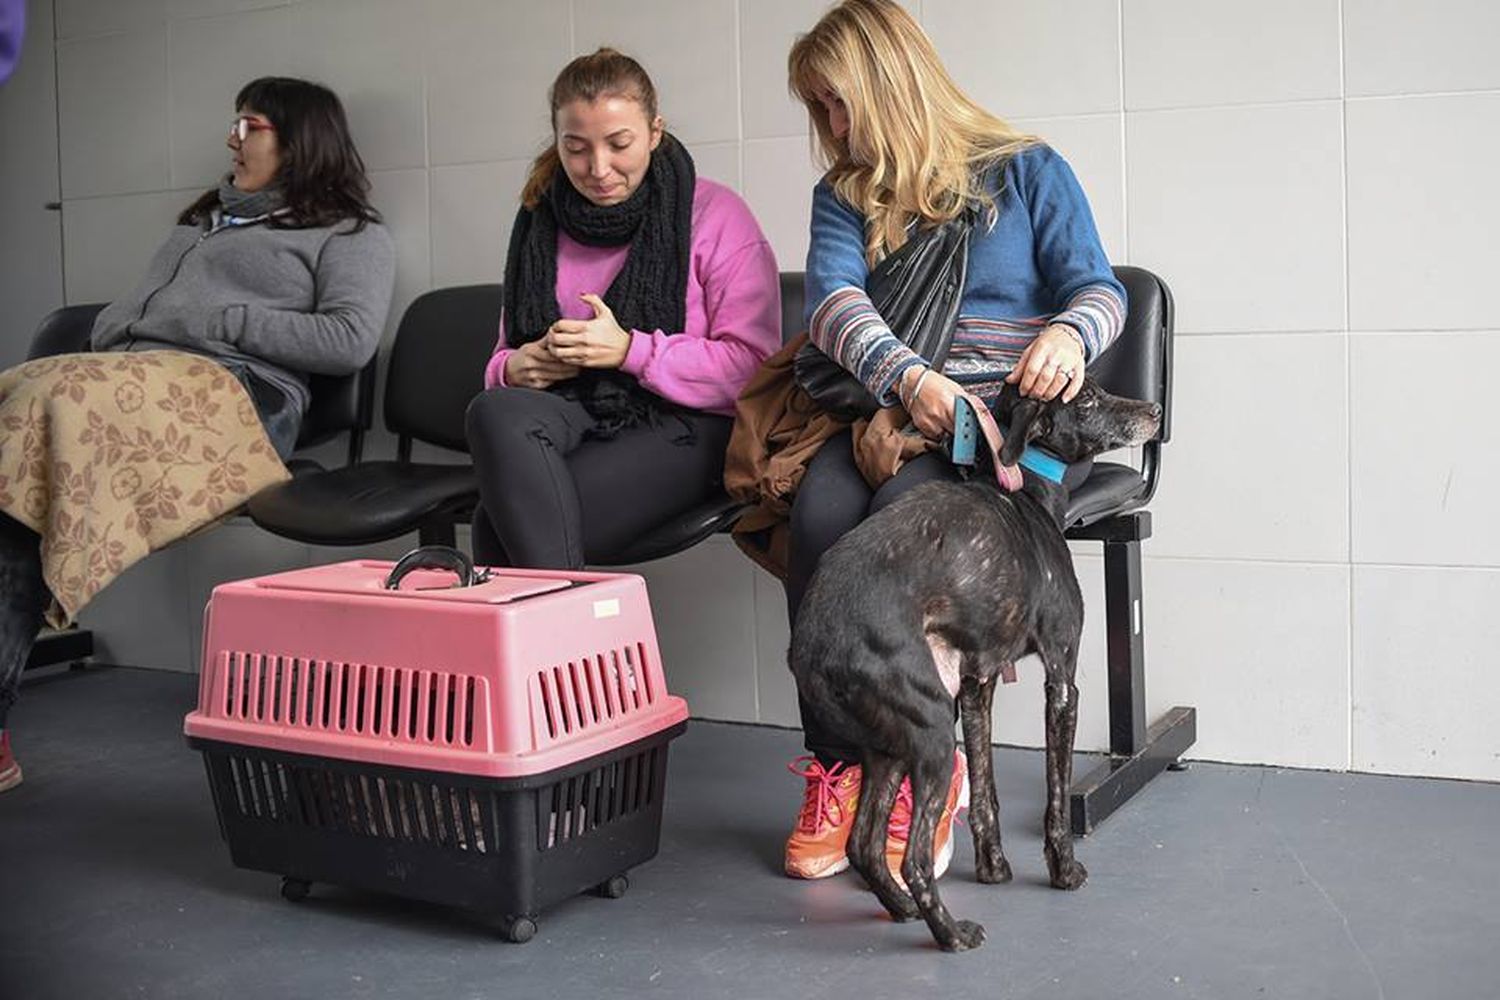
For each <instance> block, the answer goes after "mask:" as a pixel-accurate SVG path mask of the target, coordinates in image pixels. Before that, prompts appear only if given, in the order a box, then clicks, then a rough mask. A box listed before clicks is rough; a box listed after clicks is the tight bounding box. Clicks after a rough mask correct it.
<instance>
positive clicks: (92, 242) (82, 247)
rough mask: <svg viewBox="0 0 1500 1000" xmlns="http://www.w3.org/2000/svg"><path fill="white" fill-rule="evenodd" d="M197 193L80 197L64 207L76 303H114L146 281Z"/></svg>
mask: <svg viewBox="0 0 1500 1000" xmlns="http://www.w3.org/2000/svg"><path fill="white" fill-rule="evenodd" d="M197 194H198V192H196V191H167V192H165V193H162V194H131V195H118V196H116V197H111V198H79V199H76V200H71V201H66V202H64V203H63V213H62V216H63V273H64V274H65V275H66V277H67V282H66V289H67V297H68V301H69V302H70V303H75V302H108V301H109V300H110V299H113V298H114V297H115V296H117V295H120V294H122V293H124V292H128V291H129V290H130V289H131V288H134V287H135V283H136V282H137V281H140V280H141V275H143V274H144V273H145V271H146V265H147V264H148V263H149V262H150V260H151V256H152V254H154V253H155V252H156V248H157V247H158V246H160V245H161V241H162V238H163V236H164V235H165V233H166V231H167V230H168V229H170V228H171V227H172V225H173V224H174V223H175V222H176V221H177V214H178V213H179V212H181V211H182V210H183V209H184V208H186V207H187V206H188V205H189V204H191V203H192V200H193V198H194V197H196V195H197Z"/></svg>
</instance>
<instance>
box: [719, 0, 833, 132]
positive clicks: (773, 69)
mask: <svg viewBox="0 0 1500 1000" xmlns="http://www.w3.org/2000/svg"><path fill="white" fill-rule="evenodd" d="M827 9H828V4H827V3H825V2H824V0H751V2H748V3H747V2H744V0H741V2H740V4H739V10H740V36H739V41H740V85H741V88H742V89H741V96H740V117H741V120H742V121H743V122H744V126H745V138H746V139H767V138H773V137H777V136H789V135H801V136H805V135H807V133H808V121H807V108H806V107H804V106H803V104H802V102H801V101H797V100H794V99H793V98H792V96H791V94H790V93H789V92H788V90H787V73H786V57H787V53H789V52H790V51H791V48H792V43H793V42H795V41H796V40H797V36H798V35H799V34H802V33H804V32H806V31H807V30H808V29H809V28H811V27H812V26H813V25H814V24H815V23H817V20H818V17H819V16H820V15H821V14H822V13H823V11H825V10H827Z"/></svg>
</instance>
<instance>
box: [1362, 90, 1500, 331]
mask: <svg viewBox="0 0 1500 1000" xmlns="http://www.w3.org/2000/svg"><path fill="white" fill-rule="evenodd" d="M1401 134H1409V135H1411V136H1412V141H1409V142H1407V141H1393V138H1392V137H1393V136H1397V135H1401ZM1348 135H1349V322H1350V325H1351V326H1352V327H1353V329H1356V330H1461V329H1475V328H1481V329H1497V328H1500V300H1497V298H1496V296H1495V294H1494V290H1493V288H1494V286H1493V277H1494V263H1495V249H1494V247H1495V243H1494V234H1495V232H1496V230H1497V229H1500V188H1497V187H1496V185H1495V183H1494V173H1495V171H1494V169H1493V167H1494V165H1495V164H1496V163H1497V162H1500V93H1489V94H1461V95H1454V96H1448V97H1407V98H1397V99H1384V100H1361V101H1350V102H1349V108H1348Z"/></svg>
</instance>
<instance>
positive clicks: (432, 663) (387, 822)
mask: <svg viewBox="0 0 1500 1000" xmlns="http://www.w3.org/2000/svg"><path fill="white" fill-rule="evenodd" d="M455 573H457V574H458V577H459V581H460V582H459V584H458V585H455V584H454V574H455ZM466 582H467V583H468V584H469V585H467V586H465V585H463V584H464V583H466ZM686 719H687V705H686V704H685V703H684V702H683V700H682V699H681V698H678V697H675V696H673V695H670V694H668V693H667V690H666V685H665V679H664V677H663V675H662V669H661V660H660V657H659V655H658V653H657V647H656V634H655V631H654V629H653V627H652V622H651V610H650V606H649V605H648V603H647V599H646V587H645V583H644V581H642V580H641V578H640V577H637V576H630V575H626V574H618V573H581V572H580V573H571V572H550V571H544V570H497V571H493V572H492V573H490V574H489V575H487V576H486V575H485V574H478V575H477V576H476V575H475V574H474V572H473V569H472V567H471V566H470V565H469V562H468V558H467V557H466V556H464V555H463V554H462V553H460V552H458V551H457V550H454V549H445V548H435V549H434V548H429V549H419V550H417V551H416V552H413V553H411V554H410V555H408V556H407V557H406V558H404V559H402V560H401V562H400V563H396V564H392V563H389V562H376V561H368V560H359V561H354V562H345V563H338V564H335V565H332V566H318V567H313V568H310V569H302V570H295V571H293V572H289V573H280V574H276V575H273V576H264V577H259V578H256V579H251V580H242V581H239V582H236V583H228V584H224V585H223V586H220V587H216V588H214V592H213V596H212V597H211V599H210V600H209V603H208V608H207V610H206V612H205V623H204V640H203V664H202V677H201V680H200V683H199V690H198V708H197V709H196V710H195V711H194V712H192V713H191V714H189V715H188V717H187V719H186V721H185V723H184V731H185V732H186V734H187V737H188V743H189V744H190V745H191V746H192V747H194V748H195V749H198V750H201V751H202V752H203V755H204V760H205V762H206V764H207V767H208V775H209V783H210V785H211V787H212V789H213V795H214V804H215V807H216V809H217V811H218V816H219V824H220V828H221V830H222V832H223V835H224V838H225V840H226V841H228V843H229V849H230V853H231V855H232V856H233V859H234V863H235V864H236V865H238V866H239V867H242V868H251V869H256V870H260V871H269V872H274V873H277V874H280V875H282V876H283V881H282V894H283V895H284V896H286V897H287V898H288V899H292V900H299V899H302V898H303V897H305V896H306V895H307V892H308V889H309V886H310V885H311V884H312V883H313V882H329V883H334V884H340V885H348V886H356V887H359V888H364V889H371V890H376V891H382V892H389V893H392V894H395V895H400V896H405V897H410V898H414V899H423V900H429V901H433V902H438V903H446V904H449V905H455V906H463V907H466V908H469V909H472V910H475V911H479V912H481V913H483V914H486V915H488V916H491V917H494V918H497V919H498V920H499V921H500V923H501V927H502V929H503V932H504V934H505V936H506V937H508V938H510V939H511V940H513V941H525V940H527V939H529V938H530V937H531V936H532V935H533V934H534V933H535V932H536V922H535V921H536V916H537V914H538V913H539V912H540V910H541V909H542V908H544V907H546V906H550V905H552V904H553V903H556V902H558V901H560V900H562V899H565V898H567V897H569V896H572V895H575V894H576V893H579V892H581V891H583V890H585V889H588V888H594V889H595V890H596V891H598V892H599V893H600V894H602V895H607V896H618V895H619V894H620V893H622V892H624V891H625V887H626V885H627V884H628V882H627V880H626V877H625V872H626V870H627V869H628V868H630V867H632V866H634V865H638V864H640V863H642V862H644V861H646V860H648V859H649V858H651V857H652V856H654V855H655V854H656V850H657V846H658V844H659V842H660V834H661V813H662V799H663V793H664V791H665V788H664V784H665V780H666V764H667V744H668V742H669V741H670V740H671V739H673V738H674V737H676V736H677V735H679V734H680V733H681V732H682V731H683V729H684V728H685V726H686Z"/></svg>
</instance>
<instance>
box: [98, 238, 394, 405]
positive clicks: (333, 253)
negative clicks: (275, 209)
mask: <svg viewBox="0 0 1500 1000" xmlns="http://www.w3.org/2000/svg"><path fill="white" fill-rule="evenodd" d="M229 218H232V217H229ZM254 218H255V217H249V219H254ZM352 230H353V223H350V222H343V223H339V224H337V225H334V226H330V227H323V228H317V229H276V228H273V227H272V226H269V225H267V224H266V221H265V217H264V216H261V217H260V218H259V221H248V220H247V219H241V220H239V221H238V222H231V221H226V217H223V216H221V215H220V214H219V213H217V212H216V213H215V219H214V222H213V223H211V224H210V225H207V226H177V227H175V228H174V229H173V230H172V234H171V235H170V236H169V237H168V238H167V241H166V243H164V244H163V245H162V247H161V249H159V250H158V251H157V252H156V256H155V257H153V258H152V259H151V265H150V267H149V268H147V270H146V276H145V278H143V279H142V280H141V282H140V283H139V284H138V285H136V287H135V289H134V290H133V291H131V292H130V294H128V295H125V296H123V297H121V298H119V299H116V300H115V301H114V302H111V303H110V304H109V305H108V306H107V307H106V308H105V309H104V311H103V312H101V313H100V314H99V318H98V319H97V320H96V321H95V322H94V330H93V337H92V343H93V347H94V350H96V351H148V350H173V349H179V350H187V351H192V352H195V353H198V354H207V355H210V356H213V357H217V358H222V359H225V360H226V361H231V362H238V363H240V364H242V365H244V366H245V367H247V368H249V369H250V371H251V372H253V373H254V374H255V375H257V376H259V377H260V378H262V379H263V380H265V381H266V382H269V383H271V384H272V385H273V386H275V387H276V388H278V389H280V390H281V391H282V392H283V393H285V394H286V396H287V397H288V399H289V400H291V402H292V403H293V404H294V405H295V406H296V407H297V412H299V413H302V412H305V411H306V409H307V402H308V390H307V376H308V374H320V375H347V374H349V373H351V372H355V371H358V370H359V369H360V368H362V367H364V365H365V364H366V363H367V362H368V361H369V360H370V358H372V357H373V356H374V355H375V350H376V348H377V347H378V346H379V344H380V333H381V330H382V329H383V328H384V326H385V317H386V312H387V311H388V310H389V309H390V304H391V289H392V287H393V286H394V283H395V274H396V254H395V248H394V246H393V245H392V243H391V237H390V234H389V233H388V232H387V231H386V229H385V227H384V226H382V225H380V224H378V223H366V225H365V227H364V229H363V230H361V231H359V232H353V231H352Z"/></svg>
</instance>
